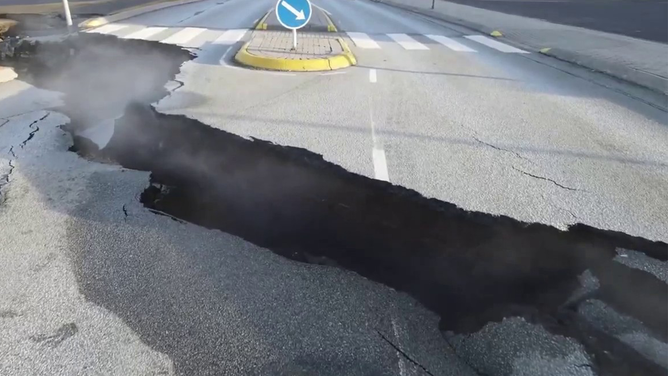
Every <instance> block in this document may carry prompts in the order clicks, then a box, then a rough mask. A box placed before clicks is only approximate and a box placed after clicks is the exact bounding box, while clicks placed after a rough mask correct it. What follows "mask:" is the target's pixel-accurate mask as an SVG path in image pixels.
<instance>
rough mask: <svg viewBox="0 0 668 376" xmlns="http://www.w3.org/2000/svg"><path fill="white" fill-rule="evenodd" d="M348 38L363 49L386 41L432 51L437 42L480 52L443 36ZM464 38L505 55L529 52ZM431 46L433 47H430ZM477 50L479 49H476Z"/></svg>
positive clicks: (475, 37)
mask: <svg viewBox="0 0 668 376" xmlns="http://www.w3.org/2000/svg"><path fill="white" fill-rule="evenodd" d="M347 34H348V37H349V38H350V39H351V40H352V41H353V43H355V46H357V47H358V48H362V49H380V48H382V47H381V43H383V42H385V41H389V42H394V43H397V44H398V45H399V46H401V47H403V48H404V49H405V50H430V49H432V48H433V45H434V43H433V42H436V43H437V44H439V45H443V46H445V47H447V48H448V49H450V50H452V51H456V52H478V50H476V49H475V48H472V47H469V46H467V45H465V44H463V43H462V42H463V40H461V38H457V39H460V41H458V40H456V39H455V38H451V37H445V36H442V35H431V34H413V35H408V34H400V33H393V34H375V35H369V34H366V33H359V32H349V33H347ZM464 38H465V39H466V40H468V41H471V42H475V43H476V44H477V45H482V46H485V47H488V48H492V49H494V50H496V51H499V52H503V53H515V54H528V53H529V52H527V51H524V50H521V49H519V48H516V47H513V46H511V45H508V44H505V43H501V42H499V41H496V40H494V39H492V38H489V37H486V36H484V35H465V36H464ZM430 45H431V46H432V47H430ZM476 48H477V47H476Z"/></svg>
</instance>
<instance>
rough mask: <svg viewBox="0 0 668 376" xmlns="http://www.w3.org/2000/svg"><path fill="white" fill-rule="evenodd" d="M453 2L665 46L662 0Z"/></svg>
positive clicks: (667, 5) (666, 4) (666, 9)
mask: <svg viewBox="0 0 668 376" xmlns="http://www.w3.org/2000/svg"><path fill="white" fill-rule="evenodd" d="M437 1H443V0H437ZM453 2H455V3H460V4H465V5H470V6H474V7H477V8H484V9H490V10H495V11H498V12H503V13H510V14H516V15H519V16H525V17H532V18H540V19H542V20H547V21H550V22H554V23H558V24H565V25H572V26H579V27H584V28H586V29H593V30H599V31H605V32H608V33H615V34H622V35H627V36H630V37H634V38H641V39H647V40H652V41H656V42H662V43H668V30H666V25H667V24H668V1H666V0H646V1H635V0H621V1H619V0H556V1H542V0H501V1H497V0H491V1H490V0H454V1H453Z"/></svg>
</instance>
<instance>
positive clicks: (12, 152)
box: [7, 145, 16, 158]
mask: <svg viewBox="0 0 668 376" xmlns="http://www.w3.org/2000/svg"><path fill="white" fill-rule="evenodd" d="M7 154H10V155H11V156H12V157H14V158H16V153H14V145H12V146H11V147H10V148H9V151H8V152H7Z"/></svg>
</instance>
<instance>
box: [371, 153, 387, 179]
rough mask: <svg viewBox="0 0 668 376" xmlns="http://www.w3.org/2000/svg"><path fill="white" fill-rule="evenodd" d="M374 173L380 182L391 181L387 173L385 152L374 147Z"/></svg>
mask: <svg viewBox="0 0 668 376" xmlns="http://www.w3.org/2000/svg"><path fill="white" fill-rule="evenodd" d="M372 156H373V171H374V174H375V176H376V179H378V180H384V181H390V176H389V175H388V173H387V160H386V159H385V150H383V149H379V148H376V147H375V146H374V148H373V152H372Z"/></svg>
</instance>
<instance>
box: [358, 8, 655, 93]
mask: <svg viewBox="0 0 668 376" xmlns="http://www.w3.org/2000/svg"><path fill="white" fill-rule="evenodd" d="M371 1H373V2H377V3H381V4H385V5H388V6H391V7H395V8H400V9H403V10H407V11H409V12H413V13H417V14H420V15H423V16H427V17H431V18H435V19H437V20H441V21H445V22H448V23H451V24H455V25H458V26H463V27H466V28H469V29H472V30H477V31H479V32H482V33H484V34H487V35H491V36H494V37H498V36H503V35H502V34H501V33H500V32H499V31H498V30H496V29H493V28H490V27H488V26H485V25H483V24H479V23H476V22H471V21H467V20H464V19H461V18H457V17H452V16H447V15H444V14H442V13H439V12H436V11H432V10H429V9H422V8H418V7H414V6H410V5H404V4H398V3H395V2H393V1H388V0H371ZM504 40H506V41H510V42H512V43H513V44H516V45H519V46H521V47H522V48H524V49H527V50H532V51H533V52H538V53H540V54H542V55H545V56H549V57H552V58H555V59H557V60H561V61H564V62H567V63H571V64H575V65H578V66H580V67H583V68H586V69H590V70H592V71H595V72H599V73H603V74H606V75H608V76H611V77H614V78H617V79H619V80H622V81H626V82H630V83H633V84H636V85H640V86H642V87H645V88H647V89H650V90H652V91H655V92H658V93H660V94H663V95H667V94H668V78H666V77H662V76H657V75H655V74H652V73H649V72H643V71H640V70H637V69H633V68H629V67H626V66H623V65H619V64H612V63H609V62H607V61H604V60H601V59H597V58H593V57H589V56H584V55H582V54H577V53H574V52H570V51H566V50H563V49H560V48H542V49H540V50H537V49H536V48H535V47H532V46H528V45H526V44H522V43H518V42H516V41H514V40H512V39H510V40H509V39H507V38H504Z"/></svg>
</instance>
